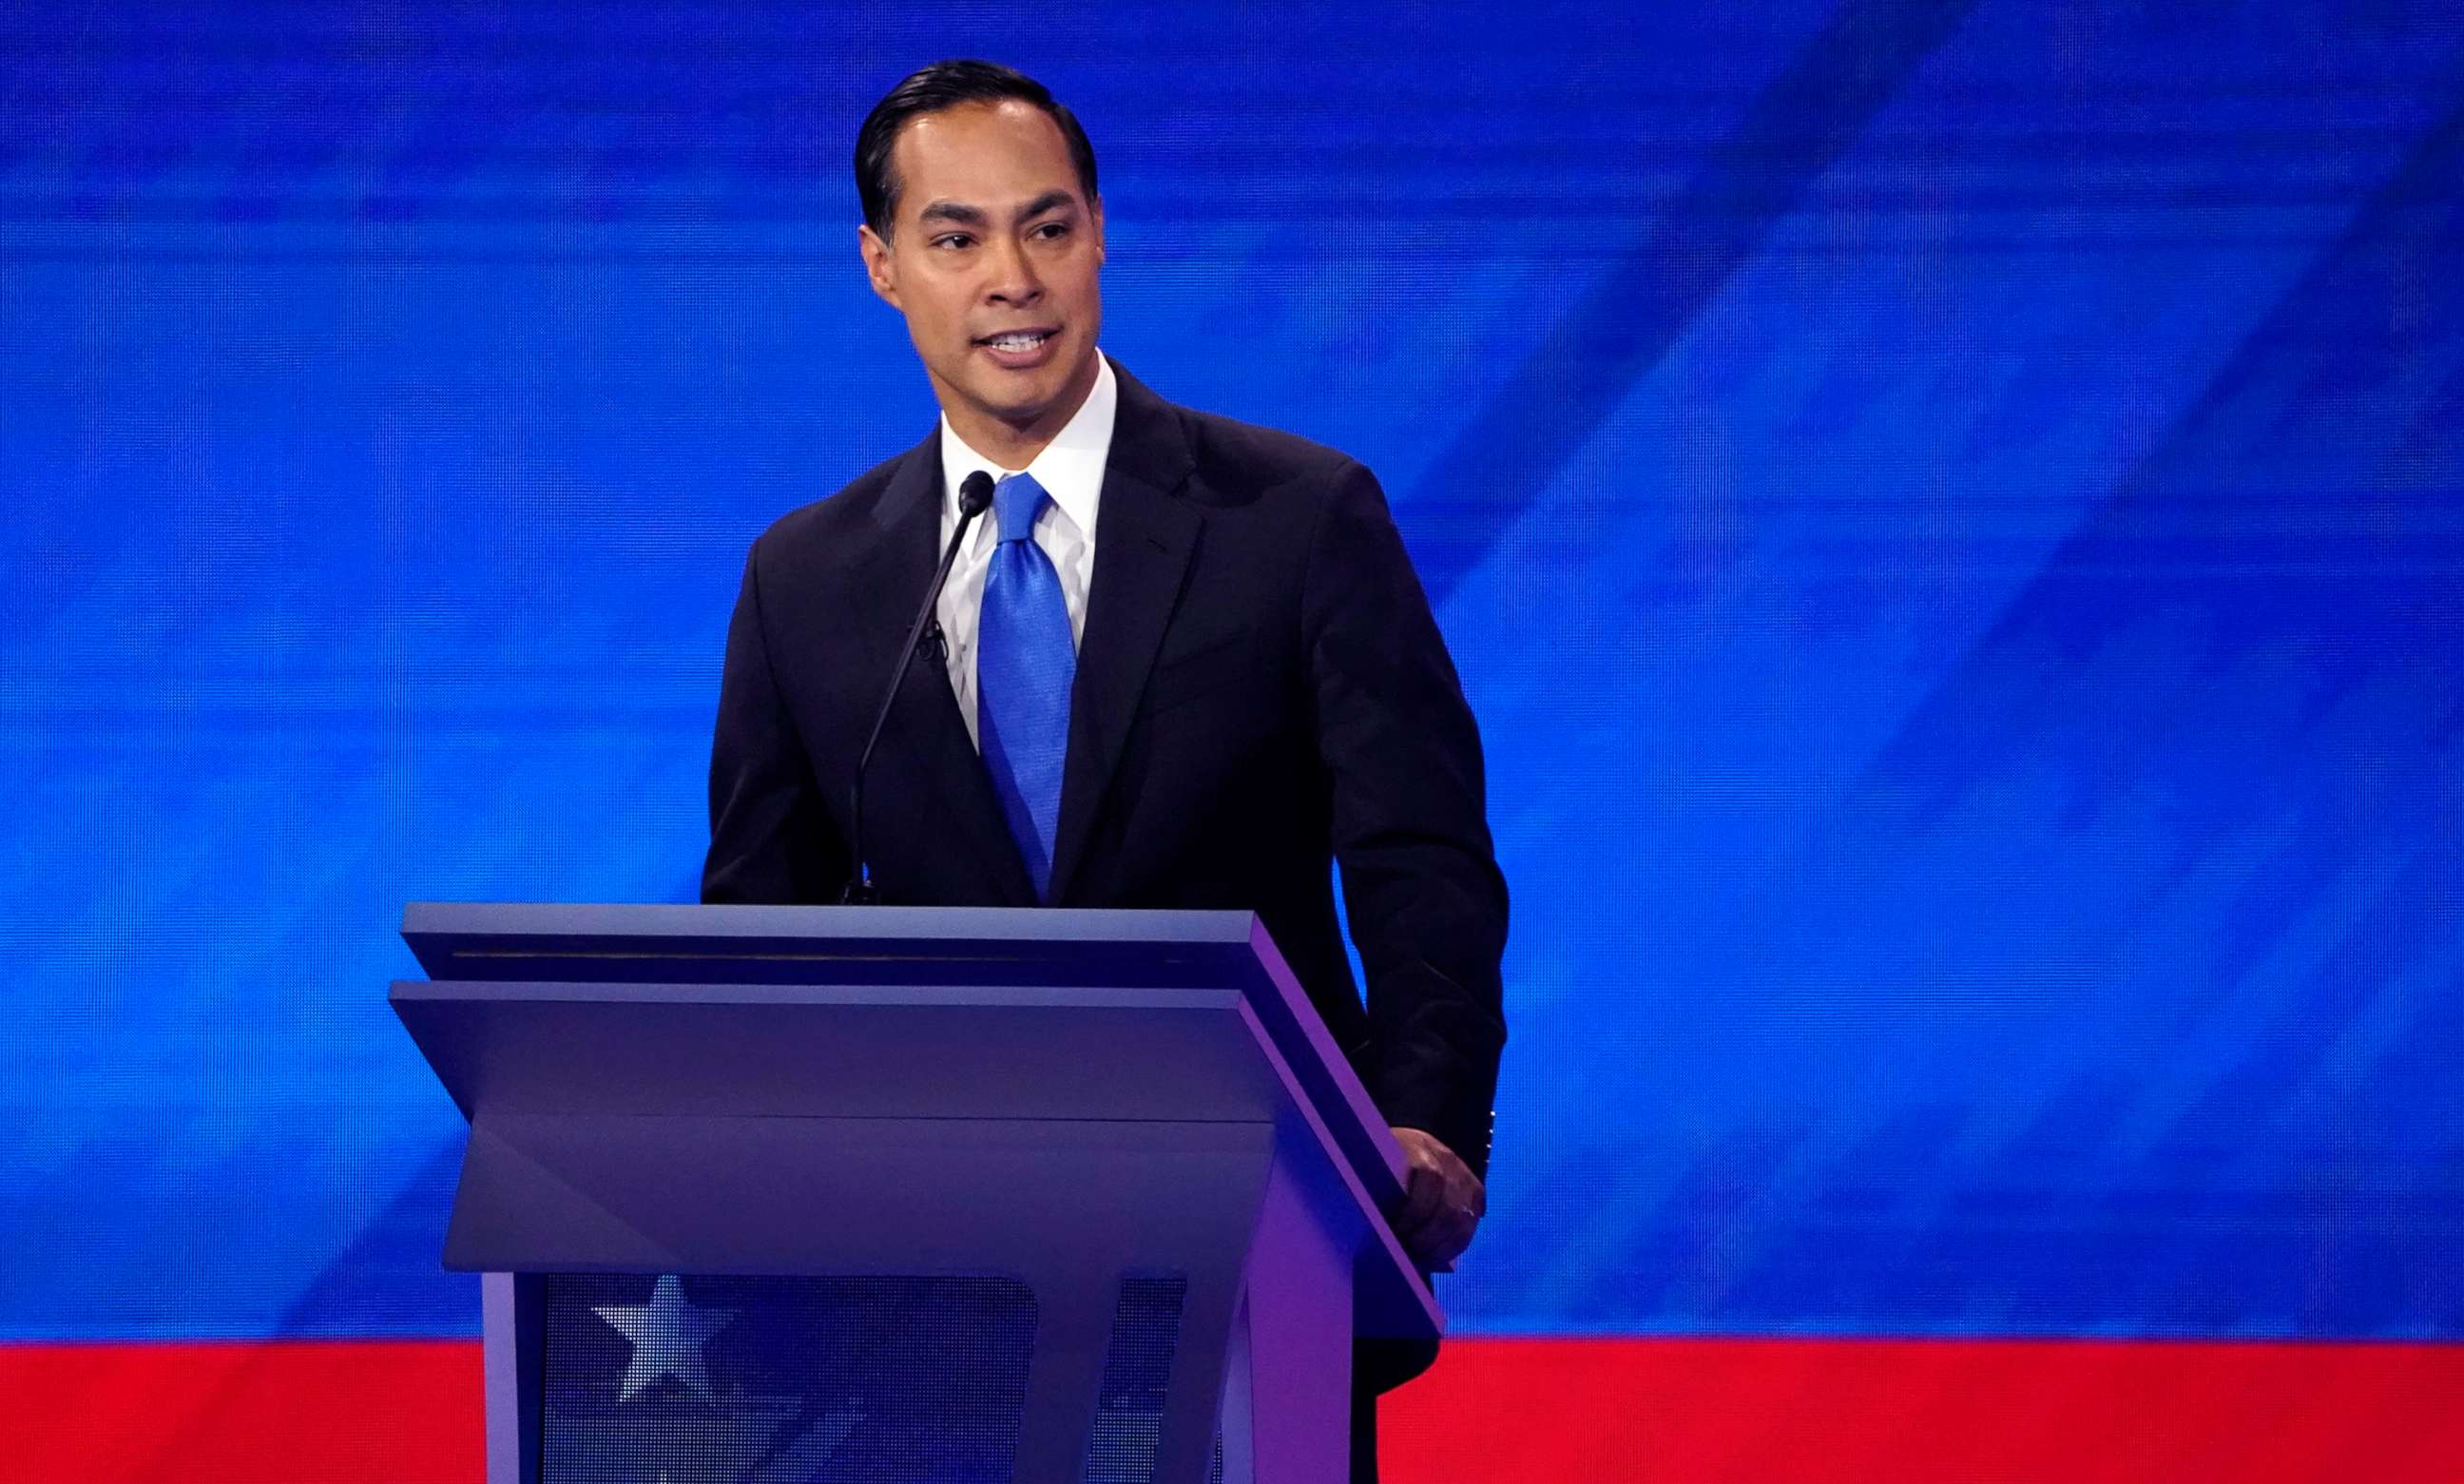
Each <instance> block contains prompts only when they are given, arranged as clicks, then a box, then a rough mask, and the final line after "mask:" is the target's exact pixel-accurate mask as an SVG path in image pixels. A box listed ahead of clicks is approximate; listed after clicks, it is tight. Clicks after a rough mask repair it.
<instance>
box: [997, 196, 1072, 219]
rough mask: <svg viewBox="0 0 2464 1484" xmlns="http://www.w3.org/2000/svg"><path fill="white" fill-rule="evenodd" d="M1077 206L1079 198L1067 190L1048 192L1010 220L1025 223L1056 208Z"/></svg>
mask: <svg viewBox="0 0 2464 1484" xmlns="http://www.w3.org/2000/svg"><path fill="white" fill-rule="evenodd" d="M1077 204H1078V198H1077V197H1076V196H1073V195H1071V194H1070V193H1069V192H1067V191H1066V190H1047V191H1045V193H1044V194H1042V195H1040V196H1038V197H1036V198H1035V199H1034V200H1032V201H1029V202H1028V203H1027V204H1026V205H1024V206H1023V207H1020V208H1019V209H1018V214H1017V215H1016V216H1014V217H1012V218H1010V220H1011V221H1013V222H1023V221H1025V220H1026V219H1027V218H1029V217H1031V216H1042V215H1043V214H1044V213H1045V212H1046V211H1049V210H1053V209H1054V208H1056V207H1064V206H1076V205H1077Z"/></svg>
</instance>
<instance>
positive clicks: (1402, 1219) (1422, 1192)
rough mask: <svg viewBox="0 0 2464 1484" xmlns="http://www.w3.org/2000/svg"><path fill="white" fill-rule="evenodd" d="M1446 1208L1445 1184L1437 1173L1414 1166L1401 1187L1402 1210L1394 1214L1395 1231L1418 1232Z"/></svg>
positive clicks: (1419, 1165) (1418, 1165)
mask: <svg viewBox="0 0 2464 1484" xmlns="http://www.w3.org/2000/svg"><path fill="white" fill-rule="evenodd" d="M1445 1207H1446V1183H1445V1181H1444V1179H1443V1178H1442V1177H1441V1176H1440V1175H1439V1174H1438V1172H1437V1171H1435V1170H1433V1169H1430V1168H1428V1167H1427V1166H1426V1165H1421V1164H1415V1165H1413V1166H1412V1171H1411V1174H1410V1176H1409V1177H1407V1179H1406V1180H1405V1182H1404V1185H1403V1208H1402V1209H1401V1210H1399V1211H1397V1212H1396V1213H1395V1229H1396V1231H1397V1233H1398V1234H1400V1233H1408V1232H1412V1231H1417V1230H1419V1229H1420V1228H1421V1227H1423V1226H1426V1225H1427V1224H1428V1222H1429V1220H1430V1218H1432V1217H1434V1216H1436V1215H1437V1214H1438V1213H1439V1212H1441V1211H1442V1210H1444V1209H1445Z"/></svg>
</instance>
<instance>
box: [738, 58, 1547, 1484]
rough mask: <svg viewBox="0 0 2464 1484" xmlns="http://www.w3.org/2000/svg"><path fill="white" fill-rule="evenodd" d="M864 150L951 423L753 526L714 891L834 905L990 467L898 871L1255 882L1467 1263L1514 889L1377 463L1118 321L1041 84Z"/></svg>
mask: <svg viewBox="0 0 2464 1484" xmlns="http://www.w3.org/2000/svg"><path fill="white" fill-rule="evenodd" d="M856 175H857V184H858V188H859V190H860V193H861V194H862V197H863V202H864V211H865V224H864V226H863V227H862V228H861V229H860V231H859V238H860V241H861V246H862V250H863V254H864V260H865V265H866V270H867V272H868V274H869V277H870V279H871V283H872V286H873V289H874V291H875V292H876V293H878V294H879V295H880V296H881V298H882V299H885V300H887V301H889V302H890V303H891V304H892V305H894V306H895V307H897V308H898V309H899V310H900V311H901V313H903V314H904V315H905V316H906V319H907V324H908V329H909V333H910V335H911V337H912V338H913V341H914V343H915V348H916V352H917V354H918V356H919V357H920V358H921V359H922V361H923V363H924V367H925V370H926V372H927V374H928V376H929V378H930V379H931V381H932V384H933V388H934V391H935V396H936V397H937V399H938V400H939V402H940V405H941V409H942V413H943V416H942V421H941V425H940V426H939V427H938V428H937V429H935V432H934V433H933V434H932V435H931V436H929V437H927V438H926V439H925V440H924V442H922V443H921V444H919V445H917V446H916V447H915V448H913V449H912V450H910V451H909V452H908V453H906V454H901V455H899V456H898V457H896V458H893V459H891V460H890V461H889V462H888V463H885V464H883V465H881V466H880V467H878V468H876V469H873V470H872V471H870V472H869V473H868V474H866V475H864V476H862V477H860V478H858V479H856V480H855V481H854V482H853V483H851V484H849V485H847V487H846V488H845V489H843V490H841V491H840V492H839V493H838V494H836V495H834V496H832V497H831V498H828V499H825V500H823V501H821V502H820V503H818V504H814V505H809V506H806V507H805V508H803V509H802V510H798V511H795V512H794V513H792V514H790V515H788V516H786V517H785V518H783V519H781V521H779V522H778V523H777V524H775V525H773V526H772V527H771V528H770V529H769V530H768V531H767V532H765V533H764V534H763V535H762V536H761V538H760V539H759V541H757V542H756V543H754V547H753V552H752V556H751V559H750V561H749V562H748V563H747V565H746V568H745V574H744V584H743V588H742V591H741V593H740V594H739V596H738V598H737V607H736V614H735V619H734V622H733V624H732V625H731V627H730V630H729V633H728V646H727V665H726V674H725V677H724V679H723V681H722V683H721V686H720V695H719V707H718V721H717V732H716V740H715V744H714V747H713V751H712V760H711V847H710V856H709V860H708V863H707V866H706V867H705V870H704V875H703V883H702V895H703V897H704V899H706V900H709V901H740V902H825V901H831V900H834V899H836V898H837V897H838V895H839V892H840V889H841V885H842V883H843V882H844V881H845V880H846V879H847V876H848V875H849V873H850V872H851V871H852V870H853V869H854V868H855V866H856V862H854V861H852V860H851V859H850V847H849V844H848V839H849V834H850V827H851V824H852V821H851V820H850V819H849V817H848V798H849V786H850V784H851V783H852V781H853V778H854V773H855V764H856V760H857V757H858V754H859V753H860V752H861V750H862V748H863V746H864V742H865V737H866V733H867V730H868V728H869V724H870V721H871V719H872V714H873V711H874V709H875V707H876V705H877V703H878V699H879V693H880V688H881V687H882V686H883V685H884V684H885V683H886V682H887V680H888V677H889V676H890V675H891V671H892V669H893V667H894V665H895V663H896V660H897V654H898V649H899V646H900V645H901V644H902V643H903V642H904V640H905V638H906V631H907V628H908V625H909V622H910V618H911V615H912V612H913V606H914V605H915V604H916V603H917V602H918V601H920V600H921V598H922V595H923V593H924V591H925V588H926V587H927V586H928V585H929V583H930V581H931V578H932V574H933V568H934V565H935V560H936V558H937V556H938V554H939V551H940V549H941V547H942V545H943V544H944V543H946V541H947V539H948V537H949V536H950V534H951V533H952V532H953V531H954V530H955V529H956V527H957V522H958V516H957V510H958V502H959V493H958V492H959V487H960V484H961V482H962V481H963V480H964V479H965V477H966V476H968V475H969V474H971V473H974V472H976V471H979V470H981V471H984V472H986V473H989V474H991V475H993V476H996V477H997V478H998V479H999V486H998V493H997V494H996V497H995V505H994V510H993V511H992V512H991V513H990V514H989V515H988V516H987V517H986V518H985V519H983V520H981V521H979V522H978V523H977V525H976V526H975V527H973V528H972V530H971V531H970V533H969V538H970V539H969V542H968V543H967V544H965V545H964V546H963V547H962V548H961V554H960V556H959V559H958V562H957V566H956V567H955V568H954V570H953V573H952V577H951V581H950V583H949V586H948V587H947V588H946V589H945V590H944V592H943V594H942V596H941V598H940V600H939V605H938V609H937V610H936V622H935V630H936V631H937V636H938V640H939V642H938V644H937V645H935V648H934V654H935V658H937V661H938V662H937V663H934V662H925V663H919V664H917V665H916V666H915V667H914V668H913V669H912V670H911V671H910V672H909V674H908V676H907V679H906V681H905V683H904V685H903V686H902V688H901V689H900V691H899V693H898V695H897V698H896V699H895V701H894V703H893V705H892V709H891V716H890V720H889V727H888V730H887V731H886V732H885V733H884V736H883V741H882V745H881V748H880V750H879V751H878V753H876V755H875V756H874V759H873V762H872V764H871V768H870V770H869V773H868V775H867V781H866V791H865V820H864V841H865V844H866V848H867V849H866V853H867V854H868V856H869V864H870V866H871V870H872V874H873V878H874V881H875V882H876V884H877V887H878V890H879V892H880V894H881V897H882V899H883V900H886V901H891V902H905V903H916V904H935V905H985V906H1010V905H1015V906H1025V905H1032V904H1037V903H1044V904H1050V905H1056V906H1074V907H1155V908H1164V907H1173V908H1235V909H1247V910H1251V911H1255V912H1256V913H1257V914H1258V915H1259V916H1260V918H1261V919H1263V920H1264V921H1265V924H1266V927H1267V929H1268V931H1269V932H1271V933H1272V934H1273V936H1274V939H1275V941H1276V942H1277V943H1278V944H1279V945H1280V946H1281V947H1282V949H1283V951H1284V954H1285V956H1286V958H1287V960H1288V961H1289V963H1290V964H1291V967H1292V969H1293V971H1294V973H1295V974H1297V975H1298V976H1299V979H1300V981H1301V983H1302V984H1303V985H1304V986H1307V988H1308V990H1309V995H1310V998H1311V999H1312V1001H1313V1002H1314V1003H1315V1004H1316V1006H1317V1008H1318V1010H1319V1011H1320V1013H1321V1014H1323V1015H1324V1016H1325V1019H1326V1023H1327V1025H1328V1027H1329V1028H1330V1029H1331V1030H1332V1032H1333V1035H1334V1039H1335V1041H1336V1043H1337V1044H1338V1045H1340V1046H1341V1047H1343V1048H1344V1051H1345V1052H1346V1054H1347V1055H1348V1056H1349V1057H1350V1059H1351V1060H1352V1062H1353V1066H1354V1067H1355V1068H1356V1069H1357V1070H1358V1071H1359V1073H1360V1075H1361V1078H1362V1080H1363V1081H1364V1083H1365V1084H1366V1085H1367V1087H1368V1089H1369V1091H1370V1093H1371V1095H1372V1096H1374V1097H1375V1100H1376V1102H1377V1104H1378V1107H1379V1108H1380V1110H1381V1111H1382V1112H1383V1113H1384V1115H1385V1117H1386V1119H1387V1120H1388V1122H1389V1123H1390V1124H1391V1125H1393V1127H1394V1130H1395V1134H1396V1137H1397V1140H1398V1141H1400V1142H1401V1144H1402V1146H1403V1149H1404V1151H1405V1154H1406V1156H1407V1157H1408V1159H1409V1161H1410V1164H1411V1173H1410V1178H1409V1181H1408V1185H1407V1196H1406V1203H1405V1206H1404V1208H1403V1209H1401V1210H1399V1211H1397V1212H1394V1213H1393V1219H1394V1221H1395V1225H1396V1229H1397V1234H1398V1235H1399V1236H1400V1237H1401V1239H1402V1240H1403V1242H1404V1244H1405V1246H1406V1247H1407V1249H1408V1250H1410V1251H1412V1252H1413V1253H1414V1254H1415V1256H1416V1257H1418V1258H1419V1260H1420V1261H1421V1262H1422V1263H1423V1264H1424V1265H1426V1266H1427V1267H1429V1268H1431V1269H1432V1270H1436V1271H1444V1270H1446V1269H1449V1268H1450V1267H1451V1266H1452V1264H1453V1262H1454V1259H1455V1258H1456V1257H1457V1256H1458V1255H1460V1254H1461V1252H1462V1251H1463V1248H1464V1246H1465V1245H1466V1244H1467V1243H1468V1242H1469V1241H1470V1240H1471V1236H1472V1232H1473V1229H1474V1228H1475V1227H1476V1225H1477V1223H1478V1222H1479V1219H1480V1216H1481V1214H1482V1213H1483V1211H1484V1209H1485V1187H1484V1185H1483V1174H1484V1171H1485V1164H1486V1160H1487V1153H1488V1136H1489V1107H1490V1100H1491V1096H1492V1095H1493V1093H1494V1091H1495V1087H1496V1078H1497V1064H1498V1057H1499V1052H1500V1050H1501V1048H1502V1047H1503V1045H1504V1042H1505V1035H1506V1031H1505V1022H1504V1018H1503V1012H1502V1008H1501V993H1500V985H1499V960H1500V957H1501V955H1502V953H1503V952H1504V947H1505V939H1506V910H1507V908H1506V887H1505V882H1504V879H1503V877H1502V876H1501V875H1499V873H1498V870H1497V866H1496V862H1495V859H1494V855H1493V851H1492V848H1491V845H1490V840H1489V833H1488V827H1487V822H1486V819H1485V813H1484V797H1483V790H1484V786H1483V781H1482V764H1481V750H1480V738H1479V734H1478V732H1477V730H1476V728H1475V727H1474V724H1473V720H1472V717H1471V714H1470V711H1469V709H1468V708H1467V707H1466V706H1465V704H1464V702H1463V690H1462V686H1461V684H1460V683H1459V681H1458V680H1457V678H1456V675H1455V671H1454V667H1453V664H1452V662H1451V661H1450V660H1449V658H1448V657H1447V654H1446V650H1445V643H1444V640H1443V639H1442V638H1441V635H1440V634H1439V631H1438V629H1437V625H1436V623H1435V622H1434V620H1433V619H1432V618H1431V615H1430V612H1429V607H1428V601H1427V599H1426V597H1425V596H1424V595H1423V594H1422V592H1421V589H1420V587H1419V582H1418V580H1417V579H1416V578H1415V577H1414V576H1413V573H1412V569H1411V565H1410V563H1409V561H1408V559H1407V557H1406V556H1405V553H1404V549H1403V545H1402V543H1401V541H1400V539H1399V538H1398V537H1397V533H1396V530H1395V526H1394V522H1393V521H1392V520H1391V519H1390V517H1389V515H1388V513H1387V507H1386V501H1385V498H1384V496H1383V495H1382V494H1381V493H1380V491H1379V489H1378V486H1377V482H1376V480H1375V478H1374V477H1373V476H1371V475H1370V473H1369V471H1368V470H1367V469H1365V468H1363V467H1362V466H1361V465H1360V464H1358V463H1356V462H1354V461H1353V460H1352V459H1350V458H1347V457H1345V456H1344V455H1342V454H1337V453H1335V452H1333V451H1331V450H1330V449H1326V448H1322V447H1319V446H1317V445H1315V444H1312V443H1309V442H1306V441H1304V440H1302V439H1300V438H1296V437H1292V436H1290V435H1288V434H1285V433H1280V432H1271V431H1268V430H1265V429H1262V428H1254V427H1250V426H1247V425H1244V424H1241V423H1236V422H1232V421H1230V420H1228V419H1224V418H1220V417H1213V416H1209V415H1207V414H1205V413H1202V412H1196V411H1192V410H1188V409H1185V408H1180V407H1176V406H1174V405H1172V404H1171V403H1168V402H1166V401H1164V400H1163V399H1161V398H1160V397H1157V396H1156V395H1155V393H1154V392H1152V391H1149V390H1148V389H1147V388H1145V387H1144V386H1142V385H1140V384H1139V383H1138V382H1137V381H1136V380H1135V379H1134V378H1133V377H1132V376H1131V375H1130V374H1129V373H1128V372H1127V371H1126V370H1124V369H1122V368H1120V367H1119V366H1118V365H1114V364H1112V363H1111V362H1109V361H1108V360H1107V359H1106V358H1105V357H1104V356H1103V355H1102V353H1101V352H1100V351H1098V350H1097V348H1096V343H1095V335H1096V330H1097V327H1098V325H1099V322H1100V321H1101V315H1102V302H1101V297H1100V293H1099V290H1098V283H1097V277H1098V274H1097V271H1098V269H1099V268H1100V267H1101V265H1102V263H1103V257H1104V237H1103V230H1104V215H1103V203H1102V199H1101V197H1100V196H1099V195H1098V194H1097V193H1096V188H1095V162H1094V154H1093V150H1092V149H1091V147H1090V146H1089V144H1088V143H1087V139H1086V135H1085V133H1084V131H1083V130H1082V129H1081V128H1080V127H1079V125H1078V122H1077V121H1076V120H1075V119H1074V118H1073V117H1071V116H1070V114H1069V113H1068V111H1067V109H1066V108H1063V107H1061V106H1060V105H1059V104H1057V103H1055V102H1054V101H1053V100H1052V99H1051V97H1050V95H1049V94H1048V93H1046V92H1045V89H1044V88H1043V87H1041V86H1040V85H1038V84H1037V83H1035V82H1033V81H1032V80H1030V79H1028V78H1024V77H1023V76H1022V75H1020V74H1018V73H1015V72H1012V71H1010V70H1009V69H1006V68H1001V67H995V66H991V65H989V64H986V63H981V62H950V63H941V64H938V65H936V66H934V67H929V68H926V69H924V70H923V71H922V72H919V73H917V74H915V75H914V76H913V77H911V78H907V79H906V80H905V81H903V82H901V83H900V84H899V86H898V87H897V88H896V89H894V90H893V91H892V92H891V94H890V96H889V97H888V98H886V99H884V100H882V102H881V103H880V104H879V105H878V106H876V107H875V108H874V110H873V112H872V114H871V116H870V117H869V118H868V119H867V121H866V122H865V125H864V128H863V131H862V132H861V134H860V135H859V137H858V141H857V146H856ZM1333 863H1339V864H1340V867H1341V871H1342V879H1343V891H1344V900H1345V904H1346V907H1347V909H1348V913H1349V917H1350V920H1351V926H1352V932H1353V941H1354V942H1355V943H1356V944H1357V945H1358V947H1359V950H1360V958H1361V963H1362V966H1363V968H1364V969H1365V971H1366V974H1367V978H1368V1003H1367V1006H1366V1008H1364V1007H1363V1006H1362V1004H1361V1001H1360V999H1359V997H1358V995H1357V992H1356V991H1355V989H1354V987H1353V982H1352V973H1351V968H1350V964H1349V963H1348V961H1347V960H1346V958H1345V955H1344V951H1343V943H1342V939H1341V932H1340V928H1339V926H1338V920H1337V918H1336V914H1335V905H1334V897H1333V889H1332V885H1331V879H1330V878H1331V874H1332V873H1331V869H1330V867H1331V864H1333ZM1427 1360H1428V1357H1427V1355H1426V1354H1419V1355H1416V1356H1409V1357H1403V1358H1400V1359H1399V1360H1398V1358H1397V1357H1396V1356H1394V1355H1392V1354H1385V1353H1380V1352H1377V1351H1375V1350H1374V1349H1368V1348H1364V1350H1363V1352H1362V1355H1361V1357H1360V1360H1359V1362H1358V1363H1357V1365H1356V1366H1355V1369H1356V1371H1357V1372H1358V1377H1357V1385H1356V1388H1355V1389H1356V1395H1357V1398H1358V1401H1357V1402H1356V1405H1355V1408H1354V1416H1355V1424H1354V1431H1355V1434H1356V1435H1357V1439H1358V1443H1357V1446H1356V1448H1355V1454H1356V1458H1355V1477H1372V1476H1374V1453H1373V1451H1372V1450H1373V1448H1374V1444H1373V1443H1372V1441H1371V1440H1372V1438H1373V1437H1374V1428H1373V1427H1372V1424H1374V1419H1375V1413H1374V1409H1373V1408H1372V1407H1371V1406H1370V1405H1369V1402H1370V1399H1371V1398H1372V1397H1373V1396H1374V1393H1375V1390H1377V1389H1382V1388H1383V1387H1384V1386H1388V1385H1392V1384H1396V1383H1397V1382H1398V1381H1400V1380H1402V1379H1406V1378H1407V1377H1408V1376H1409V1375H1411V1374H1415V1373H1417V1371H1418V1370H1419V1368H1421V1367H1423V1366H1425V1364H1426V1363H1427Z"/></svg>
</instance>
